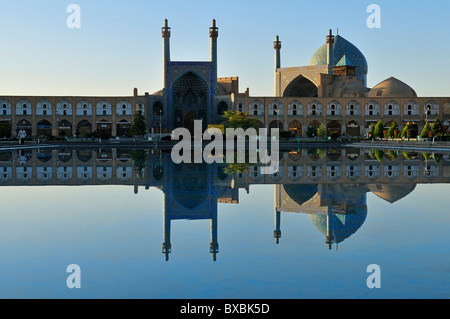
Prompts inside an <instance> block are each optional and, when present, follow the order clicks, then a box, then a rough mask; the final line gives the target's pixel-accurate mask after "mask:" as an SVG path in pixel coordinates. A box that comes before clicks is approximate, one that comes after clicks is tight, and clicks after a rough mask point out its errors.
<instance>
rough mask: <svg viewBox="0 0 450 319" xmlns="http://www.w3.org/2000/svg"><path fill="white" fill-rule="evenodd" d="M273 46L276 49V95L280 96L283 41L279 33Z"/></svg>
mask: <svg viewBox="0 0 450 319" xmlns="http://www.w3.org/2000/svg"><path fill="white" fill-rule="evenodd" d="M273 48H274V49H275V96H278V97H280V96H281V93H280V86H281V83H280V79H281V75H280V73H279V72H278V69H279V68H281V54H280V50H281V41H280V38H279V36H278V35H277V39H276V41H275V42H274V43H273Z"/></svg>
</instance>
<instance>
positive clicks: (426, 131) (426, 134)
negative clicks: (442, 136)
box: [420, 122, 433, 138]
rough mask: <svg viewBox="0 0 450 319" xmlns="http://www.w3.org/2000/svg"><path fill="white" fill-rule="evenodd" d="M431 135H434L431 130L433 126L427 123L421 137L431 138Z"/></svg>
mask: <svg viewBox="0 0 450 319" xmlns="http://www.w3.org/2000/svg"><path fill="white" fill-rule="evenodd" d="M430 135H433V131H432V130H431V125H430V123H428V122H427V123H426V124H425V126H424V127H423V129H422V132H421V133H420V137H421V138H427V137H431V136H430Z"/></svg>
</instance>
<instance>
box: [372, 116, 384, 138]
mask: <svg viewBox="0 0 450 319" xmlns="http://www.w3.org/2000/svg"><path fill="white" fill-rule="evenodd" d="M383 131H384V125H383V123H382V122H381V120H380V121H378V123H377V125H376V126H375V130H374V132H373V135H374V137H375V138H377V137H379V138H383V137H384V133H383Z"/></svg>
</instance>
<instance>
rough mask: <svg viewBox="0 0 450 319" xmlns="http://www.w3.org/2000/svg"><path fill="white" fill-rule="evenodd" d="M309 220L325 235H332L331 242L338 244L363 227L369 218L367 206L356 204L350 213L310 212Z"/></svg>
mask: <svg viewBox="0 0 450 319" xmlns="http://www.w3.org/2000/svg"><path fill="white" fill-rule="evenodd" d="M308 217H309V220H310V221H311V223H312V224H313V225H314V227H316V229H317V230H318V231H320V232H321V233H322V234H323V235H324V236H327V234H329V235H330V237H331V238H330V241H331V243H335V244H338V243H340V242H342V241H344V240H345V239H347V238H348V237H350V236H351V235H353V234H354V233H356V232H357V231H358V229H360V228H361V226H362V225H363V224H364V222H365V221H366V218H367V206H355V209H354V211H353V212H351V213H350V214H345V215H343V214H329V218H328V222H327V215H324V214H310V215H309V216H308Z"/></svg>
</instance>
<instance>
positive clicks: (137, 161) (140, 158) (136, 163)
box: [130, 150, 147, 178]
mask: <svg viewBox="0 0 450 319" xmlns="http://www.w3.org/2000/svg"><path fill="white" fill-rule="evenodd" d="M130 156H131V159H132V160H133V170H134V172H135V174H136V176H137V177H138V178H142V177H143V176H144V169H145V166H146V163H147V152H146V151H144V150H135V151H131V152H130Z"/></svg>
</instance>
